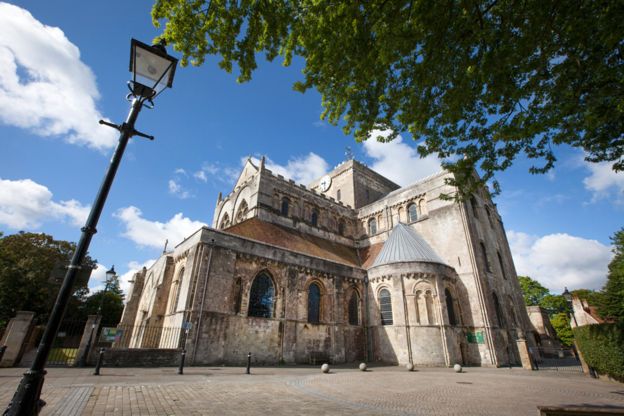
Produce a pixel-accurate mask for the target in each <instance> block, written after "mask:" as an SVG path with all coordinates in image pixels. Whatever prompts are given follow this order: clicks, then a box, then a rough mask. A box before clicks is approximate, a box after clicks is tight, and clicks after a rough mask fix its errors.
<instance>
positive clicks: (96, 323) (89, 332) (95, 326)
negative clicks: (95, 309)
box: [74, 315, 102, 367]
mask: <svg viewBox="0 0 624 416" xmlns="http://www.w3.org/2000/svg"><path fill="white" fill-rule="evenodd" d="M101 321H102V317H101V316H100V315H89V317H88V318H87V323H86V324H85V326H84V330H83V332H82V338H80V346H79V347H78V354H77V355H76V357H77V358H78V359H77V360H76V363H75V364H74V365H76V366H80V367H84V366H86V365H87V364H88V360H89V355H90V354H91V351H92V350H93V349H94V348H95V344H96V343H97V342H96V341H97V334H98V330H99V329H100V322H101Z"/></svg>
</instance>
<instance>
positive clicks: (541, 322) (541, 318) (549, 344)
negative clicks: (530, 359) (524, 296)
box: [526, 306, 561, 350]
mask: <svg viewBox="0 0 624 416" xmlns="http://www.w3.org/2000/svg"><path fill="white" fill-rule="evenodd" d="M526 309H527V312H528V314H529V319H530V320H531V324H532V325H533V329H534V334H535V336H536V339H535V341H536V343H537V346H538V347H541V348H544V349H550V350H558V349H561V343H560V342H559V340H558V339H557V333H556V332H555V329H554V328H553V326H552V324H551V323H550V318H549V317H548V314H547V313H546V311H545V310H544V309H542V308H541V307H539V306H527V307H526Z"/></svg>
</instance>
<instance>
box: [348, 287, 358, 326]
mask: <svg viewBox="0 0 624 416" xmlns="http://www.w3.org/2000/svg"><path fill="white" fill-rule="evenodd" d="M349 324H350V325H359V324H360V297H359V296H358V293H357V292H356V291H353V293H352V294H351V298H350V299H349Z"/></svg>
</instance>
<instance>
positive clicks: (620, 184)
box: [583, 162, 624, 204]
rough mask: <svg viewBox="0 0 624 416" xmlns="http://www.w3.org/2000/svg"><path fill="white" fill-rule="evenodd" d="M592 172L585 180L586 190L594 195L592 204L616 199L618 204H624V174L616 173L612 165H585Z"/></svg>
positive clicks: (605, 163)
mask: <svg viewBox="0 0 624 416" xmlns="http://www.w3.org/2000/svg"><path fill="white" fill-rule="evenodd" d="M585 167H587V169H589V171H590V172H591V173H590V175H589V176H587V177H586V178H585V179H583V184H584V185H585V189H587V190H588V191H590V192H591V193H592V202H596V201H597V200H599V199H603V198H614V200H615V202H616V203H618V204H624V172H614V171H613V169H611V164H610V163H608V162H603V163H585Z"/></svg>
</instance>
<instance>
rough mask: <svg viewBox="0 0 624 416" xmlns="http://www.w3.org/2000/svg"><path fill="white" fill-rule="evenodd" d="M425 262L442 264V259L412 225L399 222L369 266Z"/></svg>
mask: <svg viewBox="0 0 624 416" xmlns="http://www.w3.org/2000/svg"><path fill="white" fill-rule="evenodd" d="M405 262H426V263H439V264H444V265H446V263H445V262H444V260H442V259H441V258H440V256H438V254H437V253H436V252H435V251H434V250H433V249H432V248H431V246H430V245H429V244H427V242H426V241H425V239H424V238H422V237H421V236H420V234H418V232H417V231H416V230H414V229H413V228H412V227H410V226H408V225H405V224H402V223H399V224H397V225H396V226H395V227H394V229H393V230H392V232H391V233H390V237H388V239H387V240H386V242H385V243H384V245H383V248H382V249H381V252H380V253H379V255H378V256H377V258H375V262H374V263H373V265H372V266H371V267H376V266H383V265H386V264H392V263H405Z"/></svg>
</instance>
